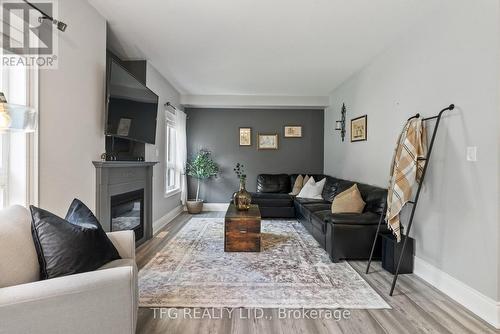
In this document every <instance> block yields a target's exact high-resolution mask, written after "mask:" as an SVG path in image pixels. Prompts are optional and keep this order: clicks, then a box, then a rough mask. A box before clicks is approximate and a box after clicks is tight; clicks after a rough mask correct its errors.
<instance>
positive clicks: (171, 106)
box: [164, 101, 177, 110]
mask: <svg viewBox="0 0 500 334" xmlns="http://www.w3.org/2000/svg"><path fill="white" fill-rule="evenodd" d="M164 106H165V107H170V108H172V109H174V110H177V108H176V107H175V106H174V105H173V104H172V103H170V101H169V102H167V103H165V104H164Z"/></svg>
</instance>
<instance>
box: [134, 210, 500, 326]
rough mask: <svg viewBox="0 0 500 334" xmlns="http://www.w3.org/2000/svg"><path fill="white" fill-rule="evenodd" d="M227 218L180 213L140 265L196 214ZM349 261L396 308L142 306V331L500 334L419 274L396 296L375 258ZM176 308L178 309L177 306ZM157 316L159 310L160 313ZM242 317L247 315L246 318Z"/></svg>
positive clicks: (146, 248)
mask: <svg viewBox="0 0 500 334" xmlns="http://www.w3.org/2000/svg"><path fill="white" fill-rule="evenodd" d="M192 217H199V218H202V217H203V218H222V217H224V213H223V212H204V213H202V214H201V215H197V216H191V215H189V214H187V213H182V214H180V215H179V216H178V217H177V218H175V219H174V220H173V221H172V222H170V223H169V224H167V225H166V226H165V227H164V228H162V230H161V231H160V232H159V233H157V234H156V235H155V237H154V238H153V239H152V240H150V241H148V242H146V243H145V244H144V245H142V246H141V247H139V248H138V249H137V252H136V258H137V265H138V267H139V269H140V268H143V267H144V266H145V265H146V264H147V263H148V261H150V260H151V259H152V258H153V257H154V256H155V255H156V253H157V252H159V251H161V249H163V248H164V247H165V245H167V244H168V242H169V241H170V240H171V239H172V238H173V237H174V236H175V235H176V234H177V233H178V232H179V231H180V230H181V229H182V227H183V226H184V225H185V224H186V223H187V222H188V221H189V220H190V219H191V218H192ZM349 264H350V265H351V266H352V267H353V268H354V270H356V271H357V272H358V273H359V274H360V275H361V276H362V277H363V278H364V279H365V280H366V281H367V282H368V283H369V284H370V285H371V286H372V288H373V289H375V291H377V292H378V293H379V294H380V295H381V296H382V297H383V298H384V299H385V300H386V301H387V303H388V304H389V305H391V307H392V309H381V310H376V309H373V310H349V312H350V316H349V317H348V318H347V319H340V320H338V321H337V320H335V319H325V318H320V319H308V318H300V317H299V318H297V319H296V318H294V317H288V318H282V317H280V314H279V312H278V310H277V309H265V310H263V311H264V313H263V316H262V315H260V314H259V315H258V316H255V315H253V316H252V315H251V316H248V312H250V313H251V310H247V309H234V310H232V314H229V313H228V312H222V314H223V316H222V318H220V314H218V315H219V316H215V317H212V318H202V319H192V318H189V317H184V316H183V309H178V314H177V317H168V316H163V317H159V316H157V317H155V316H154V312H153V310H152V309H150V308H140V309H139V315H138V326H137V333H147V334H156V333H172V334H177V333H179V334H181V333H182V334H190V333H193V334H197V333H221V334H222V333H223V334H230V333H231V334H233V333H234V334H263V333H273V334H275V333H277V334H305V333H318V334H323V333H324V334H336V333H343V334H350V333H388V334H392V333H395V334H401V333H409V334H414V333H440V334H441V333H442V334H448V333H453V334H459V333H486V334H495V333H496V334H499V333H500V330H496V329H494V328H493V327H491V326H490V325H488V324H487V323H486V322H484V321H483V320H481V319H480V318H478V317H477V316H476V315H474V314H473V313H471V312H470V311H468V310H467V309H465V308H464V307H462V306H461V305H459V304H458V303H456V302H455V301H453V300H451V299H450V298H449V297H447V296H446V295H444V294H443V293H441V292H440V291H438V290H437V289H435V288H434V287H432V286H430V285H429V284H428V283H426V282H425V281H423V280H421V279H420V278H418V277H417V276H415V275H401V276H400V278H399V279H398V284H397V287H396V290H395V293H394V296H393V297H390V296H389V295H388V292H389V288H390V284H391V281H392V275H391V274H390V273H388V272H386V271H384V270H383V269H382V267H381V266H380V263H379V262H374V263H373V266H372V269H371V273H370V274H369V275H366V274H365V273H364V271H365V269H366V262H365V261H353V262H349ZM174 310H177V309H174ZM157 315H158V314H157ZM241 315H243V316H241Z"/></svg>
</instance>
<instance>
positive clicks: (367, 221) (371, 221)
mask: <svg viewBox="0 0 500 334" xmlns="http://www.w3.org/2000/svg"><path fill="white" fill-rule="evenodd" d="M313 215H314V216H316V217H317V218H318V219H320V220H323V221H324V222H326V223H330V224H352V225H377V224H378V222H379V220H380V215H377V214H375V213H373V212H363V213H332V212H331V211H330V210H324V211H316V212H314V213H313Z"/></svg>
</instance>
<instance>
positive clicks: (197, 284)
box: [139, 218, 390, 309]
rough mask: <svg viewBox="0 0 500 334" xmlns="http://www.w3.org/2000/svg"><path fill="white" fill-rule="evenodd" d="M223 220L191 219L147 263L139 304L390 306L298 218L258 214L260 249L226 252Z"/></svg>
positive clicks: (141, 273) (140, 286)
mask: <svg viewBox="0 0 500 334" xmlns="http://www.w3.org/2000/svg"><path fill="white" fill-rule="evenodd" d="M223 221H224V219H223V218H193V219H191V220H190V221H189V222H188V223H187V224H186V225H185V226H184V227H183V228H182V230H181V231H180V232H179V233H178V234H177V235H176V236H175V237H174V238H173V239H172V240H171V241H169V242H168V244H167V245H166V246H165V247H164V248H163V249H162V250H161V251H160V252H158V253H157V254H156V256H155V257H154V258H153V259H151V261H150V262H149V263H148V264H146V266H145V267H144V268H143V269H142V270H141V271H140V272H139V303H140V306H141V307H247V308H254V307H255V308H279V307H282V308H350V309H354V308H390V306H389V305H388V304H387V303H386V302H385V301H384V300H383V299H382V297H380V296H379V295H378V294H377V293H376V292H375V291H374V290H373V289H372V288H371V287H370V286H369V285H368V283H367V282H366V281H364V280H363V278H362V277H361V276H360V275H359V274H358V273H357V272H356V271H355V270H354V269H353V268H352V267H351V266H350V265H349V264H348V263H347V262H341V263H332V262H331V261H330V259H329V257H328V254H327V253H326V252H325V251H324V250H323V249H322V248H321V247H320V246H319V244H318V243H317V242H316V240H314V238H313V237H312V236H311V235H310V234H309V233H308V232H307V231H306V230H305V228H304V227H303V226H302V224H300V223H299V222H297V221H287V220H263V221H262V232H263V235H262V251H261V252H260V253H225V252H224V222H223Z"/></svg>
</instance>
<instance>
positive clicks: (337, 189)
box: [321, 176, 354, 202]
mask: <svg viewBox="0 0 500 334" xmlns="http://www.w3.org/2000/svg"><path fill="white" fill-rule="evenodd" d="M353 185H354V182H351V181H346V180H342V179H337V178H334V177H331V176H328V177H327V178H326V182H325V186H324V187H323V193H322V194H321V196H322V197H323V199H324V200H325V201H329V202H333V199H334V198H335V196H337V195H338V194H340V193H341V192H343V191H346V190H347V189H349V188H350V187H352V186H353Z"/></svg>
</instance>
